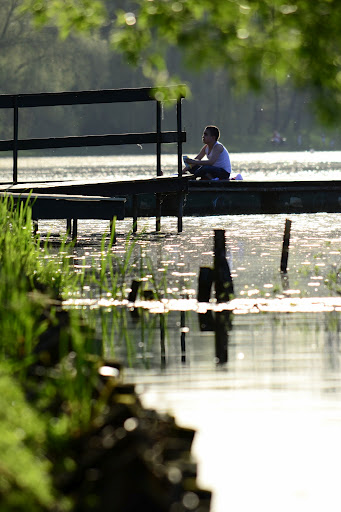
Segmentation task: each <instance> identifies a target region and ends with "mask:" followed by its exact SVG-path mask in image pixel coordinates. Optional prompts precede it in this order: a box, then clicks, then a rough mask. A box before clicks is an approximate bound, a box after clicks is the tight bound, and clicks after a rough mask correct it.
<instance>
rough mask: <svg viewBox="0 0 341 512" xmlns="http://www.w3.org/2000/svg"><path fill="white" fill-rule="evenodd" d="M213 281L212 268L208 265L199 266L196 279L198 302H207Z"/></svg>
mask: <svg viewBox="0 0 341 512" xmlns="http://www.w3.org/2000/svg"><path fill="white" fill-rule="evenodd" d="M212 283H213V270H212V269H211V268H210V267H200V272H199V281H198V302H209V301H210V298H211V288H212Z"/></svg>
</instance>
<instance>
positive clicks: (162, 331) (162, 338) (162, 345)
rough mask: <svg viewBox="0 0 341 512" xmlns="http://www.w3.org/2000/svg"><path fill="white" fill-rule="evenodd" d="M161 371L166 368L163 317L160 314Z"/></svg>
mask: <svg viewBox="0 0 341 512" xmlns="http://www.w3.org/2000/svg"><path fill="white" fill-rule="evenodd" d="M160 348H161V369H164V368H166V346H165V315H163V314H160Z"/></svg>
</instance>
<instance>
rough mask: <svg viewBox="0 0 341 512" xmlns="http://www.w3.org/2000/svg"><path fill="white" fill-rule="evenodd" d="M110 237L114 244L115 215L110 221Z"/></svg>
mask: <svg viewBox="0 0 341 512" xmlns="http://www.w3.org/2000/svg"><path fill="white" fill-rule="evenodd" d="M110 238H111V239H112V243H113V244H116V217H114V218H113V219H111V221H110Z"/></svg>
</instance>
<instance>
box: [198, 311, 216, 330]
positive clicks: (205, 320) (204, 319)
mask: <svg viewBox="0 0 341 512" xmlns="http://www.w3.org/2000/svg"><path fill="white" fill-rule="evenodd" d="M198 317H199V326H200V330H201V331H214V318H213V314H212V311H211V310H210V309H209V310H208V311H206V313H198Z"/></svg>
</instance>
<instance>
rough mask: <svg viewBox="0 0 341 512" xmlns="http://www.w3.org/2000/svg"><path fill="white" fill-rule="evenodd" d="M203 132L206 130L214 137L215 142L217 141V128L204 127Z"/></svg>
mask: <svg viewBox="0 0 341 512" xmlns="http://www.w3.org/2000/svg"><path fill="white" fill-rule="evenodd" d="M205 130H208V131H209V132H210V134H211V135H212V137H215V139H216V140H218V139H219V137H220V132H219V128H217V127H216V126H206V128H205Z"/></svg>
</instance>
